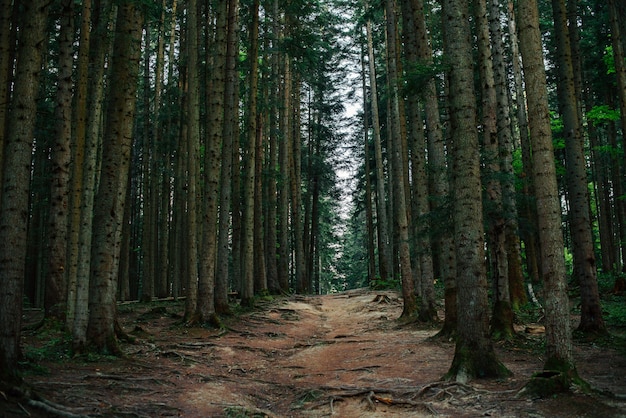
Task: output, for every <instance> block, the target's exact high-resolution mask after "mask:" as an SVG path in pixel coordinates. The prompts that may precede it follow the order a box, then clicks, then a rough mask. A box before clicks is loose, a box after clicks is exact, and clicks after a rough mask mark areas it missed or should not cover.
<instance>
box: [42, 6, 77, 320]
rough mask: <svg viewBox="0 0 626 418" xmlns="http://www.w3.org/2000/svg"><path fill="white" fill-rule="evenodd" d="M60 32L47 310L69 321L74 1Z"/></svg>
mask: <svg viewBox="0 0 626 418" xmlns="http://www.w3.org/2000/svg"><path fill="white" fill-rule="evenodd" d="M60 25H61V29H60V33H59V74H58V81H57V93H56V109H55V117H56V123H57V126H56V132H55V142H54V146H53V147H52V178H51V184H52V187H51V191H50V213H49V215H48V231H47V232H48V238H47V240H48V268H47V271H46V274H47V278H46V292H45V298H44V307H45V312H46V317H47V318H49V319H52V318H55V319H61V320H64V319H65V311H66V308H67V280H66V270H67V265H66V261H67V257H66V255H67V251H66V248H67V247H66V243H67V223H68V211H67V208H68V206H69V205H68V203H69V192H70V189H69V182H70V161H71V155H72V152H71V141H72V87H73V80H72V70H73V63H74V49H73V44H74V2H73V0H66V1H64V2H63V4H62V10H61V23H60Z"/></svg>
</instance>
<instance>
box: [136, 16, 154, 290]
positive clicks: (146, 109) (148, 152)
mask: <svg viewBox="0 0 626 418" xmlns="http://www.w3.org/2000/svg"><path fill="white" fill-rule="evenodd" d="M144 25H145V28H144V42H143V43H144V45H145V48H144V50H143V55H144V65H143V86H142V87H143V127H142V128H143V132H142V133H141V134H142V135H141V145H142V146H141V148H140V149H141V151H140V152H141V154H142V160H141V169H140V170H141V174H140V175H139V177H140V179H141V180H140V182H141V185H140V187H141V190H142V193H141V198H140V201H141V205H142V209H143V210H142V213H143V216H142V222H141V232H140V235H141V247H140V249H141V271H142V274H141V276H140V277H139V279H140V281H141V291H140V294H139V299H140V300H141V301H142V302H150V301H152V298H153V297H154V280H155V275H156V271H157V269H156V263H157V254H156V248H157V246H156V217H157V215H156V213H155V212H156V211H157V206H156V205H155V200H156V199H155V197H154V193H155V187H154V186H155V179H154V178H153V176H154V171H155V170H154V168H153V165H154V158H155V153H154V137H153V135H152V133H153V132H152V123H153V122H152V121H151V120H150V119H151V115H152V114H153V113H154V112H156V109H154V110H153V109H150V96H151V95H152V86H151V82H150V69H151V65H150V60H151V58H152V54H151V53H150V51H151V43H152V41H151V36H150V28H149V25H148V24H146V23H144ZM157 119H158V118H157Z"/></svg>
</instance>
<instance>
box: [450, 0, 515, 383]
mask: <svg viewBox="0 0 626 418" xmlns="http://www.w3.org/2000/svg"><path fill="white" fill-rule="evenodd" d="M468 3H469V2H468V1H467V0H464V1H454V0H445V1H444V2H443V13H444V16H443V19H444V22H446V24H445V26H444V30H445V36H444V39H445V42H444V50H445V52H446V55H447V57H448V59H449V61H450V62H453V63H455V65H454V66H452V67H451V69H450V72H449V80H450V117H451V118H450V126H451V129H452V141H453V159H454V165H453V169H454V171H453V172H454V177H453V190H454V208H455V209H454V231H455V234H454V235H455V242H456V260H457V286H458V312H459V316H458V329H457V342H456V348H455V352H454V359H453V361H452V365H451V366H450V370H449V371H448V374H447V377H448V378H450V379H454V380H457V381H461V382H463V381H467V380H469V379H472V378H477V377H500V376H506V375H508V374H509V371H508V370H507V369H506V367H505V366H504V365H503V364H502V363H500V362H499V361H498V359H497V358H496V354H495V351H494V348H493V344H492V342H491V339H490V338H489V318H488V308H487V306H488V301H487V277H486V272H485V264H484V260H485V256H484V240H483V226H482V225H483V217H482V199H481V197H482V196H481V180H480V158H479V155H478V132H477V128H476V126H477V123H476V105H475V100H476V95H475V93H474V85H473V64H472V44H471V40H470V36H471V31H470V25H469V19H470V15H469V4H468Z"/></svg>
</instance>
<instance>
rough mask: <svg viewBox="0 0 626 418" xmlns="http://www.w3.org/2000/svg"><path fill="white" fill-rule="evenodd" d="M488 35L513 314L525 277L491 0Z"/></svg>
mask: <svg viewBox="0 0 626 418" xmlns="http://www.w3.org/2000/svg"><path fill="white" fill-rule="evenodd" d="M487 8H488V9H489V31H490V34H491V52H492V54H491V56H492V61H493V77H494V87H495V91H496V102H497V109H498V110H497V120H496V125H497V130H498V145H499V160H500V170H501V172H502V176H501V178H502V180H501V185H502V205H503V211H504V213H503V215H504V221H505V225H504V228H505V242H506V254H507V257H508V259H507V265H508V272H507V274H508V282H509V298H510V301H511V307H512V309H513V310H517V308H519V306H520V305H523V304H524V303H526V290H525V289H524V276H523V273H522V257H521V245H520V236H519V222H518V215H517V202H516V194H515V177H514V176H515V174H514V171H513V135H512V130H511V111H512V109H511V105H510V101H509V95H510V92H509V88H508V86H509V83H508V74H507V63H506V62H505V52H504V51H505V50H504V40H503V35H502V24H501V16H502V11H501V9H500V1H499V0H490V1H489V3H488V5H487Z"/></svg>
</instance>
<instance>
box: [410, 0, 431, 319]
mask: <svg viewBox="0 0 626 418" xmlns="http://www.w3.org/2000/svg"><path fill="white" fill-rule="evenodd" d="M417 3H418V2H417V1H415V0H402V16H403V26H402V33H403V36H404V38H405V48H404V50H405V55H406V58H407V61H408V66H407V67H408V68H407V69H406V70H407V71H409V72H410V71H413V70H414V67H417V66H418V65H419V64H420V56H419V53H418V51H419V46H418V43H419V41H418V38H417V35H418V32H417V26H418V24H417V20H418V19H419V18H420V17H419V13H423V9H422V8H421V7H420V6H419V5H417ZM415 93H417V92H411V94H408V97H407V111H408V116H409V126H410V128H411V129H410V130H409V132H410V134H409V135H410V142H411V145H410V148H411V156H412V160H411V167H412V171H413V172H412V179H413V184H412V186H413V187H412V190H411V189H409V190H408V191H409V193H411V192H412V194H413V198H412V206H413V210H412V211H413V222H412V227H411V230H412V231H413V232H412V235H413V237H412V239H411V240H412V242H414V246H415V248H414V249H413V251H414V253H415V254H416V255H417V257H416V263H419V265H420V269H419V272H420V277H419V283H420V289H421V292H420V294H421V299H422V300H421V305H420V307H419V318H420V320H422V321H426V322H433V321H436V320H437V307H436V305H435V286H434V281H433V276H434V267H433V257H432V248H431V235H430V203H429V201H428V197H429V194H428V175H427V173H426V138H425V134H424V121H423V118H422V112H421V110H420V106H421V105H420V101H419V100H418V98H419V95H418V94H415Z"/></svg>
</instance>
